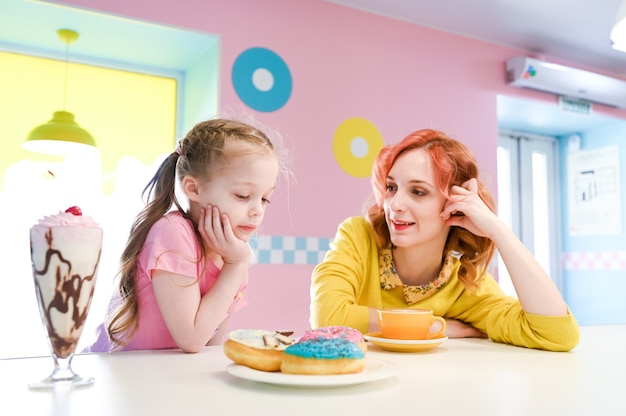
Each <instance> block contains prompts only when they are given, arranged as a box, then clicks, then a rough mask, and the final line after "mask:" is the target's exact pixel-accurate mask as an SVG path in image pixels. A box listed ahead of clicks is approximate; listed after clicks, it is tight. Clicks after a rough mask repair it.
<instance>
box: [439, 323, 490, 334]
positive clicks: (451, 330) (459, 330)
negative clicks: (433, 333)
mask: <svg viewBox="0 0 626 416" xmlns="http://www.w3.org/2000/svg"><path fill="white" fill-rule="evenodd" d="M445 334H446V336H447V337H448V338H488V337H487V334H485V333H484V332H482V331H480V330H478V329H476V328H474V327H473V326H471V325H470V324H467V323H465V322H463V321H457V320H456V319H446V332H445Z"/></svg>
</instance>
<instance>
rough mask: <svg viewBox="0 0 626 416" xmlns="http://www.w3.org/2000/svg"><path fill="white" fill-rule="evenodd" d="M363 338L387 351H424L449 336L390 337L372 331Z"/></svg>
mask: <svg viewBox="0 0 626 416" xmlns="http://www.w3.org/2000/svg"><path fill="white" fill-rule="evenodd" d="M363 338H365V339H366V340H368V341H369V342H371V343H372V344H374V345H378V346H379V347H381V348H382V349H384V350H386V351H395V352H422V351H428V350H430V349H432V348H435V347H436V346H438V345H439V344H441V343H442V342H443V341H445V340H447V339H448V337H440V338H434V339H416V340H411V339H390V338H385V337H383V334H382V333H380V332H370V333H368V334H365V335H363Z"/></svg>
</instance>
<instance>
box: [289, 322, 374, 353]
mask: <svg viewBox="0 0 626 416" xmlns="http://www.w3.org/2000/svg"><path fill="white" fill-rule="evenodd" d="M315 338H322V339H338V338H339V339H345V340H346V341H351V342H354V343H355V344H356V345H358V346H359V348H361V350H362V351H363V352H367V344H366V343H365V338H363V334H361V332H360V331H358V330H356V329H354V328H351V327H349V326H341V325H334V326H323V327H321V328H316V329H309V330H307V331H305V332H304V333H303V334H302V336H301V337H300V338H299V339H298V342H300V341H308V340H311V339H315Z"/></svg>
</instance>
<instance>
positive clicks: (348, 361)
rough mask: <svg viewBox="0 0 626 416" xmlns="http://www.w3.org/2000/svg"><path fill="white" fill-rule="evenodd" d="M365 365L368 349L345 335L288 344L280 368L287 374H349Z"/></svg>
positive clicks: (359, 370) (361, 369) (358, 371)
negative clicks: (361, 347)
mask: <svg viewBox="0 0 626 416" xmlns="http://www.w3.org/2000/svg"><path fill="white" fill-rule="evenodd" d="M364 368H365V353H364V352H363V351H362V350H361V349H360V348H359V347H358V346H357V345H356V344H355V343H354V342H352V341H348V340H347V339H343V338H320V337H318V338H312V339H308V340H306V341H298V342H296V343H295V344H293V345H290V346H288V347H287V348H285V352H284V356H283V361H282V364H281V366H280V371H282V372H283V373H287V374H315V375H322V374H350V373H360V372H361V371H363V369H364Z"/></svg>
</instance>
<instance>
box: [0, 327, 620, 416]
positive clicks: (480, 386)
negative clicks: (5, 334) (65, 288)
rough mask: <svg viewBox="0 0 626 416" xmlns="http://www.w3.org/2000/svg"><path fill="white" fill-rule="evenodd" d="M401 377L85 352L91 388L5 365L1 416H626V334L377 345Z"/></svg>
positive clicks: (596, 331)
mask: <svg viewBox="0 0 626 416" xmlns="http://www.w3.org/2000/svg"><path fill="white" fill-rule="evenodd" d="M368 357H371V358H372V359H375V360H383V361H384V362H385V363H388V364H389V365H390V366H392V367H394V366H395V367H396V369H397V371H398V373H397V375H396V376H394V377H391V378H388V379H384V380H379V381H374V382H370V383H364V384H358V385H351V386H343V387H333V388H316V389H311V388H295V387H281V386H275V385H271V384H264V383H257V382H252V381H248V380H242V379H240V378H236V377H234V376H232V375H230V374H228V373H227V371H226V368H227V366H228V365H229V363H230V361H229V360H228V358H226V356H225V355H224V354H223V352H222V349H221V347H207V348H205V349H204V350H203V351H202V352H200V353H198V354H184V353H182V352H180V351H141V352H126V353H115V354H86V355H77V356H76V357H75V358H74V365H73V367H74V370H75V371H76V372H77V373H79V374H80V375H83V376H86V375H90V376H93V377H94V378H95V383H94V384H93V385H92V386H90V387H85V388H80V389H75V390H69V391H52V392H51V391H33V390H29V389H28V387H27V383H28V382H29V381H33V380H37V379H40V378H43V377H44V376H47V375H48V374H49V372H50V370H51V368H52V359H51V358H50V357H37V358H22V359H9V360H0V380H1V384H0V414H2V415H14V414H15V415H81V416H82V415H115V416H122V415H185V416H190V415H244V414H245V415H250V416H255V415H281V414H287V413H289V414H293V415H316V416H319V415H324V416H330V415H335V414H342V415H346V416H352V415H401V414H411V415H437V416H439V415H481V416H482V415H497V416H503V415H533V416H536V415H568V416H571V415H602V416H605V415H624V414H626V325H610V326H597V327H593V326H589V327H583V328H582V339H581V342H580V344H579V345H578V347H576V349H575V350H574V351H572V352H569V353H554V352H545V351H537V350H528V349H524V348H518V347H511V346H507V345H501V344H495V343H492V342H490V341H487V340H480V339H450V340H447V341H445V342H444V343H443V344H441V345H440V346H439V347H437V348H435V349H433V350H431V351H428V352H419V353H393V352H386V351H383V350H381V349H380V348H379V347H376V346H370V349H369V352H368Z"/></svg>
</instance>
